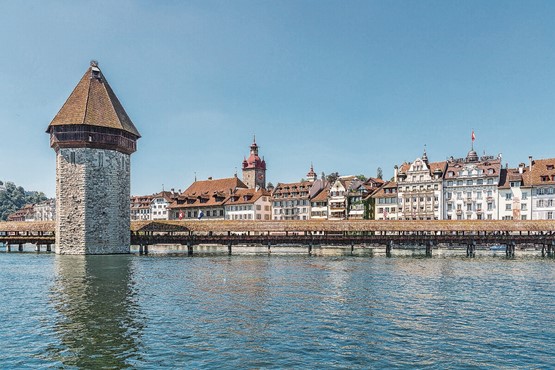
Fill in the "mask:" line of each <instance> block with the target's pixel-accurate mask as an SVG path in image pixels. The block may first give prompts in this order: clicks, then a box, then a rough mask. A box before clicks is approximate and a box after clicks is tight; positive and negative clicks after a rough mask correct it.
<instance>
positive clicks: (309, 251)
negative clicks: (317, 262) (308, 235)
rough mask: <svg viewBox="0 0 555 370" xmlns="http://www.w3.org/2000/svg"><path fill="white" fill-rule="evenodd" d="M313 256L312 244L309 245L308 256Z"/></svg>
mask: <svg viewBox="0 0 555 370" xmlns="http://www.w3.org/2000/svg"><path fill="white" fill-rule="evenodd" d="M311 254H312V243H310V244H309V245H308V255H309V256H310V255H311Z"/></svg>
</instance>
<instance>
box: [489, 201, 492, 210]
mask: <svg viewBox="0 0 555 370" xmlns="http://www.w3.org/2000/svg"><path fill="white" fill-rule="evenodd" d="M488 211H493V203H491V202H490V203H488Z"/></svg>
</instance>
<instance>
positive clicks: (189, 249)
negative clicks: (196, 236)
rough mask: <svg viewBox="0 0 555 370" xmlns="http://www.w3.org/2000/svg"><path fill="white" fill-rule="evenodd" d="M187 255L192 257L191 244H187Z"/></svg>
mask: <svg viewBox="0 0 555 370" xmlns="http://www.w3.org/2000/svg"><path fill="white" fill-rule="evenodd" d="M187 255H188V256H192V255H193V244H192V243H191V242H188V243H187Z"/></svg>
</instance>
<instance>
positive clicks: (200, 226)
mask: <svg viewBox="0 0 555 370" xmlns="http://www.w3.org/2000/svg"><path fill="white" fill-rule="evenodd" d="M144 222H146V224H141V225H136V226H133V225H132V229H133V231H179V228H181V230H182V231H193V232H209V231H213V232H227V231H231V232H247V231H252V232H268V231H270V232H279V231H291V232H303V231H331V232H334V231H337V232H341V231H352V232H357V231H389V232H399V231H408V232H415V231H432V232H433V231H447V232H449V231H464V232H474V231H480V232H485V231H487V232H493V231H510V232H519V231H523V232H527V231H555V220H536V221H513V220H507V221H504V220H479V221H468V220H463V221H453V220H445V221H395V220H385V221H368V220H343V221H328V220H308V221H245V220H241V221H233V220H222V221H211V220H210V221H209V220H200V221H199V220H191V221H177V220H175V221H173V220H172V221H144ZM132 224H133V223H132ZM166 228H167V229H166Z"/></svg>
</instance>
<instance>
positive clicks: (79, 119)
mask: <svg viewBox="0 0 555 370" xmlns="http://www.w3.org/2000/svg"><path fill="white" fill-rule="evenodd" d="M47 133H49V134H50V146H51V147H52V148H53V149H54V150H55V151H56V253H59V254H108V253H109V254H113V253H129V248H130V233H129V229H130V218H131V217H130V207H129V199H130V168H131V161H130V160H131V154H132V153H134V152H135V151H136V149H137V146H136V145H137V144H136V143H137V140H138V139H139V138H140V137H141V136H140V134H139V132H138V131H137V129H136V128H135V126H134V125H133V122H131V119H130V118H129V116H128V115H127V113H126V112H125V110H124V109H123V106H122V105H121V103H120V101H119V100H118V98H117V97H116V95H115V94H114V92H113V90H112V88H111V87H110V85H109V84H108V81H107V80H106V78H105V76H104V74H103V73H102V71H101V70H100V68H99V67H98V64H97V63H96V62H94V61H93V62H91V66H90V67H89V68H88V70H87V71H86V72H85V74H84V75H83V77H82V78H81V80H80V81H79V83H78V84H77V86H76V87H75V89H74V90H73V92H72V93H71V94H70V96H69V97H68V99H67V100H66V102H65V103H64V105H63V106H62V108H61V109H60V111H59V112H58V114H56V116H55V117H54V119H53V120H52V122H50V125H49V126H48V129H47Z"/></svg>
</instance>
